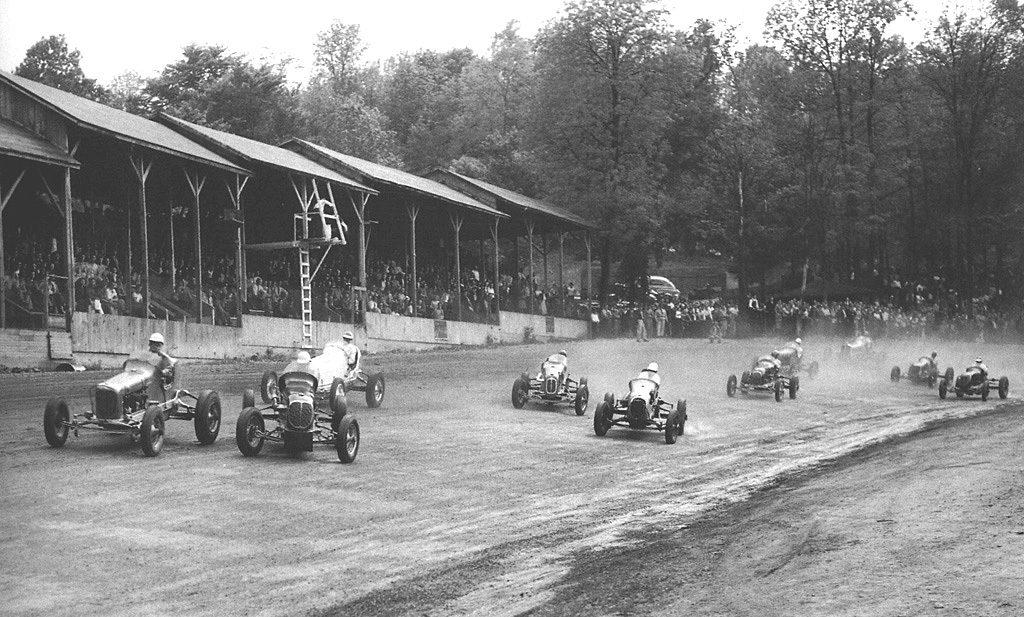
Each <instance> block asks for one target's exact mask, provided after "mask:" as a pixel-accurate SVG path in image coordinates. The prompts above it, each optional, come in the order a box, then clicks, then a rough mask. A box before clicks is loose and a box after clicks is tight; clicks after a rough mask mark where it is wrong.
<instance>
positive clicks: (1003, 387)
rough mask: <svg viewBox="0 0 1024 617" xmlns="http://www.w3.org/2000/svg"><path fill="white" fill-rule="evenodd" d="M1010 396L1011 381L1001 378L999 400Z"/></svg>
mask: <svg viewBox="0 0 1024 617" xmlns="http://www.w3.org/2000/svg"><path fill="white" fill-rule="evenodd" d="M1007 396H1010V379H1009V378H1008V377H1000V378H999V398H1006V397H1007Z"/></svg>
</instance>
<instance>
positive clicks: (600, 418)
mask: <svg viewBox="0 0 1024 617" xmlns="http://www.w3.org/2000/svg"><path fill="white" fill-rule="evenodd" d="M611 415H612V414H611V408H610V407H608V403H607V402H605V401H601V402H600V403H598V405H597V409H595V410H594V434H596V435H597V436H598V437H604V436H605V435H606V434H608V429H610V428H611V427H612V421H611Z"/></svg>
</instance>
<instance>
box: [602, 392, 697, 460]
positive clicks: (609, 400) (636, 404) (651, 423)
mask: <svg viewBox="0 0 1024 617" xmlns="http://www.w3.org/2000/svg"><path fill="white" fill-rule="evenodd" d="M658 389H659V386H658V384H657V383H656V382H655V381H653V380H651V379H647V378H644V377H637V378H636V379H633V380H630V382H629V393H628V394H627V395H626V396H624V397H621V398H618V397H616V396H615V395H614V394H612V393H611V392H608V393H607V394H605V395H604V400H603V401H601V402H600V403H598V405H597V409H595V410H594V433H595V434H597V436H598V437H603V436H604V435H606V434H607V433H608V429H610V428H611V427H613V426H625V427H628V428H631V429H634V430H641V429H653V430H657V431H662V432H664V433H665V443H668V444H673V443H675V442H676V439H678V437H679V436H680V435H682V434H683V427H684V426H685V425H686V401H684V400H679V401H677V402H676V404H675V405H673V404H671V403H669V402H666V401H664V400H662V398H661V397H660V396H659V395H658Z"/></svg>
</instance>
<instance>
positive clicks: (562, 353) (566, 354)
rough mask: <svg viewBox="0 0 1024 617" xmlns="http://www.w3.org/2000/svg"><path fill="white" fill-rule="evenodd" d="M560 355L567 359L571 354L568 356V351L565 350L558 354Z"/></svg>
mask: <svg viewBox="0 0 1024 617" xmlns="http://www.w3.org/2000/svg"><path fill="white" fill-rule="evenodd" d="M558 355H560V356H565V357H566V358H568V357H569V354H568V353H567V352H566V351H565V350H564V349H562V350H560V351H559V352H558Z"/></svg>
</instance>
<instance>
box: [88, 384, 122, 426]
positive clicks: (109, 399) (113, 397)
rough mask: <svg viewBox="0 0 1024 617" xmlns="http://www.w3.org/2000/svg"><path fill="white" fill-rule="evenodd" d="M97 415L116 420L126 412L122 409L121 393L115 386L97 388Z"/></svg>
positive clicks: (103, 418)
mask: <svg viewBox="0 0 1024 617" xmlns="http://www.w3.org/2000/svg"><path fill="white" fill-rule="evenodd" d="M95 412H96V417H97V418H100V419H102V420H116V419H118V418H120V417H121V416H122V415H123V414H124V410H123V409H121V393H120V392H118V391H117V390H114V389H113V388H107V387H104V386H99V387H97V388H96V409H95Z"/></svg>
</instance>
